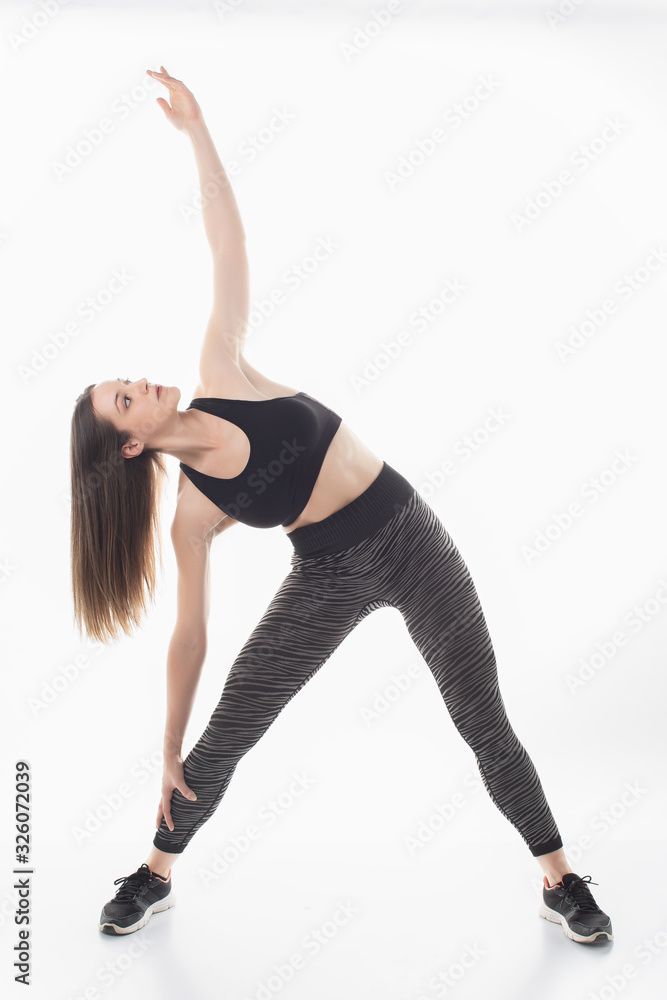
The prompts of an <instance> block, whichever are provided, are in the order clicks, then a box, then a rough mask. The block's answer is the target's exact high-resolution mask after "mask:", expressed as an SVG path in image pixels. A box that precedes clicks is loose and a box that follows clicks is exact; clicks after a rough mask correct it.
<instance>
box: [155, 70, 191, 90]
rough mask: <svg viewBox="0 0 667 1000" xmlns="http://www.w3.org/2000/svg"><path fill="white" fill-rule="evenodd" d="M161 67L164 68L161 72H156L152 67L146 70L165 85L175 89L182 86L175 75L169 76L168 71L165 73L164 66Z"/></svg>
mask: <svg viewBox="0 0 667 1000" xmlns="http://www.w3.org/2000/svg"><path fill="white" fill-rule="evenodd" d="M161 68H162V70H164V72H162V73H157V72H156V71H155V70H153V69H147V70H146V72H147V73H149V74H150V75H151V76H155V77H157V78H158V79H159V80H160V83H163V84H164V85H165V87H171V88H173V89H174V90H176V89H178V88H179V87H182V86H183V82H182V80H177V79H176V78H175V77H173V76H169V73H167V71H166V69H165V68H164V66H162V67H161Z"/></svg>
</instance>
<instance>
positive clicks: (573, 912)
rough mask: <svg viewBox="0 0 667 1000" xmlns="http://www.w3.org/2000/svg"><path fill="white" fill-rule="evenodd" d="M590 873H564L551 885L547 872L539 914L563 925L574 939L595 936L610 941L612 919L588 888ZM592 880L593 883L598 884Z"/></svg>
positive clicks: (586, 938)
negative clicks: (580, 874) (581, 876)
mask: <svg viewBox="0 0 667 1000" xmlns="http://www.w3.org/2000/svg"><path fill="white" fill-rule="evenodd" d="M589 882H591V877H590V875H584V877H583V878H580V877H579V875H575V874H574V872H567V874H566V875H563V878H562V879H561V881H560V882H556V884H555V885H553V886H550V885H549V880H548V879H547V877H546V875H545V876H544V888H543V889H542V899H543V903H542V905H541V906H540V909H539V915H540V916H541V917H544V918H545V919H546V920H553V922H554V923H556V924H562V925H563V930H564V931H565V933H566V934H567V936H568V937H569V938H572V940H573V941H581V942H583V943H584V944H589V943H590V942H591V941H596V940H597V939H598V938H600V940H602V939H603V938H607V940H608V941H611V940H613V934H612V930H611V920H610V919H609V917H608V916H607V914H606V913H603V912H602V910H601V909H600V907H599V906H598V904H597V903H596V902H595V900H594V899H593V894H592V892H591V890H590V889H589V888H588V883H589ZM597 884H598V883H597V882H593V885H597Z"/></svg>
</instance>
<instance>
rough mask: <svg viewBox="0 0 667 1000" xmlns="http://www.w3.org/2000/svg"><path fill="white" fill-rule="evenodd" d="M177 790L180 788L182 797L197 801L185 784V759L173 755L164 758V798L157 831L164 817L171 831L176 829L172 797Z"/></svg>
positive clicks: (160, 807) (159, 812) (161, 800)
mask: <svg viewBox="0 0 667 1000" xmlns="http://www.w3.org/2000/svg"><path fill="white" fill-rule="evenodd" d="M175 788H178V790H179V792H180V793H181V795H183V796H184V797H185V798H186V799H190V800H191V801H192V802H196V801H197V796H196V795H195V793H194V792H193V791H192V789H191V788H188V786H187V785H186V783H185V777H184V776H183V758H182V757H181V756H180V754H172V755H168V756H165V758H164V770H163V773H162V798H161V799H160V805H159V806H158V810H157V819H156V829H158V830H159V829H160V823H161V822H162V817H163V816H164V818H165V822H166V824H167V826H168V827H169V829H170V830H173V829H174V823H173V820H172V818H171V796H172V794H173V791H174V789H175Z"/></svg>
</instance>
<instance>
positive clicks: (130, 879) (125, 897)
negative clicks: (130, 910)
mask: <svg viewBox="0 0 667 1000" xmlns="http://www.w3.org/2000/svg"><path fill="white" fill-rule="evenodd" d="M151 874H152V873H151V870H150V868H149V867H148V865H147V864H146V862H145V861H144V863H143V864H142V865H141V867H140V868H138V869H137V871H136V872H132V874H131V875H121V877H120V878H117V879H114V883H113V884H114V885H118V884H119V883H120V882H122V883H123V884H122V885H121V887H120V889H118V891H117V892H116V899H117V900H118V901H119V902H128V901H129V900H131V899H132V897H133V896H134V895H135V893H136V891H137V889H140V888H141V887H142V885H145V884H146V882H148V881H150V878H151Z"/></svg>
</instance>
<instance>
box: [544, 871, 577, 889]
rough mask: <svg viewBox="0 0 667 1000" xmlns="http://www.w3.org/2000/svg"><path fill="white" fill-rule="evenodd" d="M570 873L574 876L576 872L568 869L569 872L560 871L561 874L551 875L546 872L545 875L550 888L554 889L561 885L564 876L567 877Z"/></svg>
mask: <svg viewBox="0 0 667 1000" xmlns="http://www.w3.org/2000/svg"><path fill="white" fill-rule="evenodd" d="M568 873H570V874H572V875H574V872H573V871H572V869H571V868H568V869H567V871H564V872H563V871H560V872H550V873H547V872H545V873H544V874H545V875H546V877H547V881H548V883H549V888H550V889H553V887H554V886H555V885H558V884H560V882H561V881H562V879H563V875H567V874H568Z"/></svg>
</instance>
